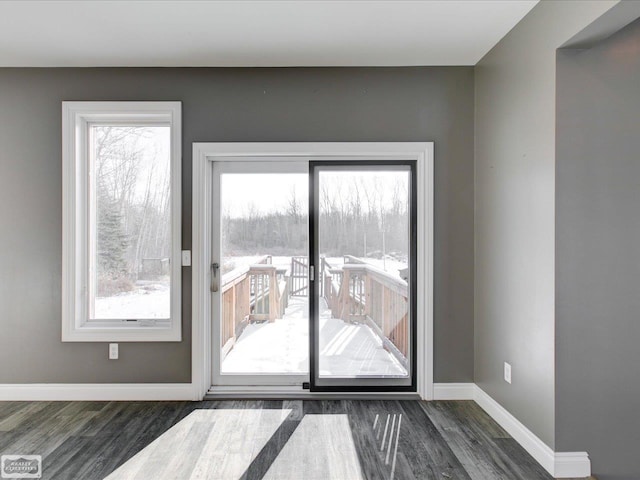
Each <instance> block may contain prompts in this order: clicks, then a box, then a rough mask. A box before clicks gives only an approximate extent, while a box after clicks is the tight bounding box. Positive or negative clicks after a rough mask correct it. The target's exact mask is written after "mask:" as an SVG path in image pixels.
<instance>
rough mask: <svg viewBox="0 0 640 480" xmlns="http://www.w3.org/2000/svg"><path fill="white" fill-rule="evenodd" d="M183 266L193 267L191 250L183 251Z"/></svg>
mask: <svg viewBox="0 0 640 480" xmlns="http://www.w3.org/2000/svg"><path fill="white" fill-rule="evenodd" d="M182 266H183V267H190V266H191V250H182Z"/></svg>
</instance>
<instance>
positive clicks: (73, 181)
mask: <svg viewBox="0 0 640 480" xmlns="http://www.w3.org/2000/svg"><path fill="white" fill-rule="evenodd" d="M94 125H116V126H122V125H124V126H134V127H138V126H141V127H145V126H149V127H169V128H170V133H169V135H170V139H169V143H168V147H167V150H168V154H169V156H170V158H169V162H170V166H169V184H168V185H169V186H170V193H169V203H168V207H167V209H165V210H164V212H167V211H169V212H170V221H169V222H170V225H169V226H168V228H170V241H171V245H170V247H169V253H168V267H167V268H166V270H167V271H168V272H170V287H169V288H170V294H169V295H170V299H169V307H168V309H167V311H168V313H169V315H168V317H169V318H153V319H150V318H129V319H126V320H124V319H122V318H108V317H100V320H95V319H92V318H93V317H94V316H92V315H91V314H90V312H91V311H92V310H93V306H92V305H93V304H92V301H93V298H94V297H93V294H92V289H93V288H94V287H93V286H92V285H91V284H92V282H90V281H89V278H90V264H91V262H92V261H93V260H91V257H90V256H91V255H92V251H93V254H94V255H95V246H92V245H95V240H92V238H94V237H95V235H96V234H95V231H94V232H93V233H92V230H91V228H92V225H93V223H92V222H94V220H90V217H91V215H90V212H91V209H92V208H93V207H91V205H92V204H93V203H94V202H95V195H96V194H95V191H92V190H95V189H94V188H93V187H92V185H93V184H92V182H94V183H95V175H93V171H92V169H93V167H92V160H91V155H92V153H90V152H91V151H92V148H91V143H92V140H91V133H90V129H91V127H92V126H94ZM181 133H182V127H181V103H180V102H62V341H63V342H108V341H113V342H158V341H180V340H181V339H182V322H181V296H180V284H181V276H182V271H181V262H180V258H181V254H180V251H181V243H180V242H181V166H182V138H181ZM142 148H146V146H143V147H142ZM164 158H166V156H165V157H164ZM165 165H166V163H165ZM150 178H151V177H150ZM94 213H95V212H94ZM93 228H94V230H95V226H94V227H93ZM92 235H93V237H92ZM162 261H164V265H166V264H167V262H166V259H165V260H162ZM94 275H95V274H94ZM93 283H95V282H93Z"/></svg>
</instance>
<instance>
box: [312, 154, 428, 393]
mask: <svg viewBox="0 0 640 480" xmlns="http://www.w3.org/2000/svg"><path fill="white" fill-rule="evenodd" d="M414 179H415V163H413V162H398V161H389V162H386V161H382V162H381V161H376V162H366V161H355V162H353V161H352V162H336V161H332V162H311V163H310V188H311V192H312V195H311V203H310V210H309V211H310V213H309V215H310V218H311V219H312V221H311V251H312V257H313V265H314V266H315V270H316V275H314V281H313V283H312V288H313V295H312V310H311V311H312V317H313V318H314V320H315V321H314V322H313V324H312V326H311V332H312V338H311V361H312V364H311V387H312V389H314V390H318V391H321V390H336V391H347V390H368V391H390V390H414V389H415V323H416V322H415V278H416V262H415V248H416V202H415V189H416V185H415V180H414Z"/></svg>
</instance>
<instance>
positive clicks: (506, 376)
mask: <svg viewBox="0 0 640 480" xmlns="http://www.w3.org/2000/svg"><path fill="white" fill-rule="evenodd" d="M504 381H505V382H507V383H511V365H510V364H509V363H507V362H504Z"/></svg>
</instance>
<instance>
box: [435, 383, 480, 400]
mask: <svg viewBox="0 0 640 480" xmlns="http://www.w3.org/2000/svg"><path fill="white" fill-rule="evenodd" d="M475 395H476V384H475V383H434V384H433V399H434V400H475Z"/></svg>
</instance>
